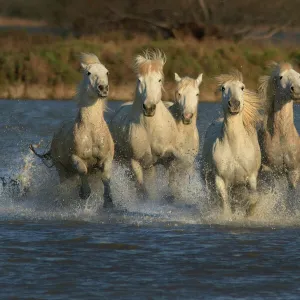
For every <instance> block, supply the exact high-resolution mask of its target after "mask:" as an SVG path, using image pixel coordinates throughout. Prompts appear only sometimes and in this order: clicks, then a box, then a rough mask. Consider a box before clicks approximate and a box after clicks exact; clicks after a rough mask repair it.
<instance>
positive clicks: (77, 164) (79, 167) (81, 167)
mask: <svg viewBox="0 0 300 300" xmlns="http://www.w3.org/2000/svg"><path fill="white" fill-rule="evenodd" d="M71 160H72V165H73V168H74V169H75V170H76V171H77V172H78V174H79V175H85V174H87V172H88V169H87V166H86V164H85V162H84V161H83V160H82V159H81V158H80V157H78V156H77V155H74V154H73V155H72V157H71Z"/></svg>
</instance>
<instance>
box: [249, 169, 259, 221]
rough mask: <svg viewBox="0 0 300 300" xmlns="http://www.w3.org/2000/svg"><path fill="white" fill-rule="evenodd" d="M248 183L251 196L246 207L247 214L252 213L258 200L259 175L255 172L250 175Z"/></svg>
mask: <svg viewBox="0 0 300 300" xmlns="http://www.w3.org/2000/svg"><path fill="white" fill-rule="evenodd" d="M248 185H249V192H250V194H249V197H248V203H247V208H246V214H247V215H252V214H253V211H254V209H255V206H256V203H257V201H258V196H257V192H256V190H257V175H256V174H253V175H252V176H250V178H249V180H248Z"/></svg>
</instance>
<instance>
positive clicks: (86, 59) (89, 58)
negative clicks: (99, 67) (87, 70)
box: [79, 52, 101, 65]
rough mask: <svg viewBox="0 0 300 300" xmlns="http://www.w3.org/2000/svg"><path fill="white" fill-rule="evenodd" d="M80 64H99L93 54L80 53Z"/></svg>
mask: <svg viewBox="0 0 300 300" xmlns="http://www.w3.org/2000/svg"><path fill="white" fill-rule="evenodd" d="M79 59H80V62H81V63H83V64H86V65H91V64H101V62H100V60H99V58H98V57H97V56H96V55H95V54H93V53H84V52H82V53H80V56H79Z"/></svg>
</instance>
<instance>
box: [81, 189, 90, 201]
mask: <svg viewBox="0 0 300 300" xmlns="http://www.w3.org/2000/svg"><path fill="white" fill-rule="evenodd" d="M90 195H91V189H90V188H88V189H84V188H82V187H81V188H80V190H79V197H80V198H81V199H82V200H87V199H88V198H89V196H90Z"/></svg>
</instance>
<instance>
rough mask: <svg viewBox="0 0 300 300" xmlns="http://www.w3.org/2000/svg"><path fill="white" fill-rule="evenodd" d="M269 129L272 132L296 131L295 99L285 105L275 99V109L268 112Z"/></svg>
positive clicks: (285, 133) (287, 133) (289, 133)
mask: <svg viewBox="0 0 300 300" xmlns="http://www.w3.org/2000/svg"><path fill="white" fill-rule="evenodd" d="M267 129H268V131H269V132H270V133H271V134H272V135H275V134H279V135H284V136H286V135H291V134H294V132H295V130H296V129H295V125H294V108H293V101H292V100H291V101H288V102H287V103H285V104H284V105H280V102H277V101H275V102H274V105H273V109H272V110H271V111H270V112H269V114H268V119H267Z"/></svg>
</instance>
